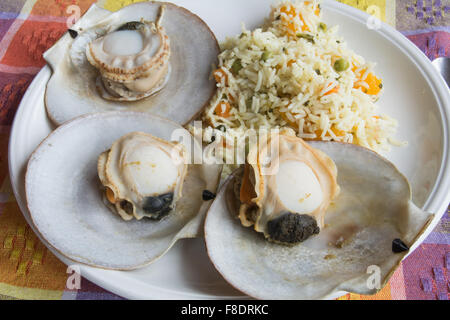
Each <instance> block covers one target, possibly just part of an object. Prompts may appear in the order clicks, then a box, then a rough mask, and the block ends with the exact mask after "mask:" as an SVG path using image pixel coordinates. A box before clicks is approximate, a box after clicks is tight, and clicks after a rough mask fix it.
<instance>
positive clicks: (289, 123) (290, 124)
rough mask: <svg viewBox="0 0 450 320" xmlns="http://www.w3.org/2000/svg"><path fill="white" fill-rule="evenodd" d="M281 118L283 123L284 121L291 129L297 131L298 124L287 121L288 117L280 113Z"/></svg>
mask: <svg viewBox="0 0 450 320" xmlns="http://www.w3.org/2000/svg"><path fill="white" fill-rule="evenodd" d="M281 117H282V118H283V120H284V121H286V122H287V123H288V125H289V126H290V127H291V128H293V129H298V123H297V122H296V121H295V122H292V120H290V119H289V117H288V116H287V115H286V113H284V112H282V113H281Z"/></svg>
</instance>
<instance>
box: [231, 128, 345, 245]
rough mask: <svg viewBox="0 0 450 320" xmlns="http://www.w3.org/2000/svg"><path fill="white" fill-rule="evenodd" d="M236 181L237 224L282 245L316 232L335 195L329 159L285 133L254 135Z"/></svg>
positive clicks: (335, 187)
mask: <svg viewBox="0 0 450 320" xmlns="http://www.w3.org/2000/svg"><path fill="white" fill-rule="evenodd" d="M236 181H237V183H238V186H237V190H239V199H240V202H241V204H240V209H239V218H240V220H241V223H242V224H243V225H244V226H246V227H249V226H254V229H255V230H256V231H257V232H261V233H263V234H264V235H265V236H266V238H268V239H269V240H271V241H274V242H278V243H282V244H286V245H294V244H297V243H299V242H302V241H305V240H307V239H308V238H309V237H311V236H313V235H315V234H318V233H319V232H320V229H321V228H323V226H324V217H325V213H326V210H327V209H328V207H329V205H330V203H331V202H332V201H333V199H334V198H335V197H336V196H337V194H338V193H339V186H338V184H337V170H336V165H335V164H334V162H333V160H331V159H330V158H329V157H328V156H327V155H325V154H324V153H322V152H320V151H319V150H315V149H313V148H311V147H310V146H309V145H308V144H306V143H305V142H304V141H303V140H302V139H301V138H298V137H296V136H293V135H288V134H271V135H270V136H269V137H267V138H264V139H260V142H259V144H258V145H256V144H255V145H254V146H253V147H252V148H251V149H250V150H249V155H248V158H247V163H246V165H245V168H244V170H243V174H242V178H241V179H236Z"/></svg>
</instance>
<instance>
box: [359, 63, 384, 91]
mask: <svg viewBox="0 0 450 320" xmlns="http://www.w3.org/2000/svg"><path fill="white" fill-rule="evenodd" d="M352 66H353V68H352V71H353V72H354V73H355V72H356V70H357V69H358V68H359V67H358V66H355V64H354V63H352ZM366 70H367V69H363V70H362V71H361V72H360V73H358V74H356V73H355V76H356V78H357V81H355V84H354V85H353V88H354V89H361V90H362V91H363V92H364V93H366V94H370V95H377V94H379V93H380V91H381V89H382V88H383V85H382V81H381V79H378V78H377V77H376V76H375V75H374V74H373V73H369V74H368V75H367V78H366V79H365V80H362V76H363V75H364V74H365V73H366ZM360 81H364V82H365V83H367V85H368V86H369V88H367V87H365V86H362V85H361V84H359V83H358V82H360Z"/></svg>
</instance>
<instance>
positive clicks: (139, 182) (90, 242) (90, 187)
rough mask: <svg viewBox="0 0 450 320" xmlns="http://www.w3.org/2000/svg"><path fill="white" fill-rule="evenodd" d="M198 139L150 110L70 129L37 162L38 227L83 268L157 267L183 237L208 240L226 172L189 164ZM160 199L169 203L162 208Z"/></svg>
mask: <svg viewBox="0 0 450 320" xmlns="http://www.w3.org/2000/svg"><path fill="white" fill-rule="evenodd" d="M67 141H70V143H67ZM194 142H195V140H194V139H193V138H192V136H191V135H190V134H189V133H188V132H187V131H186V130H185V129H183V128H182V127H181V126H179V125H178V124H176V123H174V122H172V121H169V120H165V119H163V118H159V117H157V116H154V115H150V114H148V113H140V112H122V111H121V112H107V113H99V114H91V115H86V116H82V117H79V118H77V119H75V120H72V121H69V122H67V123H65V124H64V125H62V126H60V127H59V128H57V129H56V130H55V131H54V132H53V133H52V134H51V135H50V136H49V137H48V138H46V139H45V140H44V141H43V142H42V143H41V145H40V146H39V147H38V148H37V150H36V151H35V152H34V153H33V154H32V156H31V158H30V160H29V163H28V167H27V172H26V181H25V187H26V196H27V205H28V208H29V211H30V214H31V218H32V221H33V224H34V225H35V226H36V229H37V231H38V233H39V234H40V235H41V236H42V238H43V239H44V240H46V241H47V242H48V244H49V245H50V246H51V247H53V248H54V249H55V250H57V251H58V252H60V253H61V254H62V255H64V256H66V257H68V258H70V259H71V260H73V261H76V262H79V263H84V264H87V265H91V266H96V267H101V268H105V269H115V270H131V269H136V268H139V267H142V266H145V265H147V264H149V263H151V262H154V261H155V260H157V259H158V258H160V257H161V256H162V255H163V254H165V253H166V252H167V251H168V250H169V249H170V248H171V247H172V246H173V245H174V244H175V243H176V241H178V240H179V239H183V238H195V237H198V236H202V235H203V222H204V217H205V214H206V211H207V209H208V208H209V206H210V205H211V200H210V199H204V197H203V193H204V192H205V191H209V192H210V193H215V192H216V189H217V186H218V183H219V179H220V173H221V169H222V168H221V166H219V165H215V164H211V165H207V164H190V163H191V162H189V161H185V160H186V159H191V154H192V151H193V147H192V148H191V146H198V147H199V148H201V147H200V146H199V145H197V144H195V143H194ZM172 157H173V158H172ZM102 159H106V161H105V162H103V161H102ZM172 159H174V160H176V161H174V162H173V164H172V162H171V160H172ZM178 160H179V161H178ZM99 168H103V169H104V170H99ZM106 187H108V188H110V189H111V191H113V195H114V196H113V197H112V200H111V197H108V198H109V199H110V200H111V202H113V203H114V204H116V203H117V206H114V205H112V203H111V202H110V200H108V198H106V196H107V194H105V189H106ZM164 195H165V197H159V196H164ZM152 196H153V197H155V198H156V200H162V201H163V205H162V206H159V207H158V208H159V209H160V210H155V208H156V207H157V203H156V202H157V201H156V202H155V201H153V202H152V201H151V199H150V197H152ZM105 198H106V199H105ZM166 200H170V201H166ZM124 202H126V203H125V204H122V203H124ZM121 204H122V205H121ZM117 208H119V209H122V210H121V211H117ZM146 216H148V218H146V219H144V217H146ZM134 218H136V219H134ZM124 220H126V221H124Z"/></svg>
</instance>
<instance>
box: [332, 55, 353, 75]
mask: <svg viewBox="0 0 450 320" xmlns="http://www.w3.org/2000/svg"><path fill="white" fill-rule="evenodd" d="M349 67H350V63H348V61H347V60H345V59H343V58H341V59H338V60H336V62H335V63H334V70H336V71H337V72H342V71H345V70H347V69H348V68H349Z"/></svg>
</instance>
